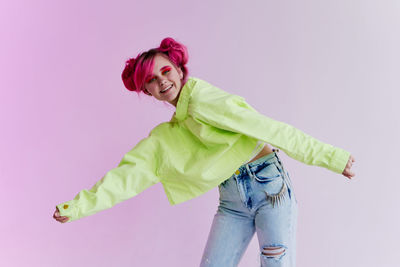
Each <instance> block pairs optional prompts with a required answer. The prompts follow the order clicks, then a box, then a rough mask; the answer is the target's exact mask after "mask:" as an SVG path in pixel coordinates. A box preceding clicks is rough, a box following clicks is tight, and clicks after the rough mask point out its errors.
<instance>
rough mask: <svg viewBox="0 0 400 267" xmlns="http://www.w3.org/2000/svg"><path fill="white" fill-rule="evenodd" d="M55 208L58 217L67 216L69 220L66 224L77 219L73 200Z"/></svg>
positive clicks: (76, 209) (76, 208) (76, 210)
mask: <svg viewBox="0 0 400 267" xmlns="http://www.w3.org/2000/svg"><path fill="white" fill-rule="evenodd" d="M56 207H57V208H58V210H59V211H60V216H67V217H68V218H69V220H68V221H67V222H71V221H75V220H76V219H78V207H77V206H76V203H75V202H74V200H70V201H67V202H64V203H61V204H58V205H57V206H56Z"/></svg>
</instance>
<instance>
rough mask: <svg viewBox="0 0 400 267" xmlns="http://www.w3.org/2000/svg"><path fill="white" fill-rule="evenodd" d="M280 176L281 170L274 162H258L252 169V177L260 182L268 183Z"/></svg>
mask: <svg viewBox="0 0 400 267" xmlns="http://www.w3.org/2000/svg"><path fill="white" fill-rule="evenodd" d="M279 177H281V172H280V171H279V169H278V167H277V166H276V165H275V164H274V163H266V164H260V165H259V166H257V168H256V169H255V170H254V178H255V179H256V180H257V181H259V182H260V183H268V182H271V181H273V180H275V179H277V178H279Z"/></svg>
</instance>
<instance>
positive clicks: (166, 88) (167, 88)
mask: <svg viewBox="0 0 400 267" xmlns="http://www.w3.org/2000/svg"><path fill="white" fill-rule="evenodd" d="M171 87H172V85H170V86H169V87H167V88H165V89H164V90H162V91H161V93H164V92H165V91H167V90H168V89H170V88H171Z"/></svg>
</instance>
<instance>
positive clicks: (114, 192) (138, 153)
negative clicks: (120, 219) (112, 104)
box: [53, 134, 160, 222]
mask: <svg viewBox="0 0 400 267" xmlns="http://www.w3.org/2000/svg"><path fill="white" fill-rule="evenodd" d="M157 144H158V143H157V140H156V139H155V138H154V137H152V136H151V134H150V135H149V136H148V137H147V138H145V139H142V140H141V141H140V142H139V143H137V144H136V146H135V147H134V148H132V149H131V150H130V151H129V152H128V153H126V154H125V155H124V157H123V158H122V160H121V161H120V163H119V164H118V167H116V168H114V169H112V170H110V171H109V172H107V173H106V175H105V176H104V177H103V178H102V179H101V180H99V181H98V182H97V183H96V184H95V185H94V186H93V187H92V188H91V189H90V190H86V189H84V190H82V191H80V192H79V193H78V194H77V195H76V196H75V198H74V199H72V200H70V201H67V202H64V203H61V204H58V205H57V206H56V209H57V210H56V211H55V212H54V215H53V217H54V219H56V220H57V221H60V222H66V221H69V222H70V221H74V220H77V219H80V218H82V217H85V216H89V215H92V214H94V213H97V212H99V211H101V210H104V209H108V208H111V207H113V206H114V205H116V204H118V203H120V202H122V201H124V200H127V199H129V198H132V197H134V196H135V195H137V194H139V193H141V192H142V191H143V190H145V189H146V188H148V187H150V186H152V185H154V184H156V183H158V182H159V181H160V179H159V177H158V176H157V168H158V162H159V159H158V156H157V155H159V154H158V152H157V149H158V145H157ZM66 217H68V220H67V219H66Z"/></svg>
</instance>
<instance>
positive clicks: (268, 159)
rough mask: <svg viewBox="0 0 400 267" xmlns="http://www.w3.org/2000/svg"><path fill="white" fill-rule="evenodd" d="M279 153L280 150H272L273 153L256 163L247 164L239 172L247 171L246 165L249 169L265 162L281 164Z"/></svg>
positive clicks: (257, 160)
mask: <svg viewBox="0 0 400 267" xmlns="http://www.w3.org/2000/svg"><path fill="white" fill-rule="evenodd" d="M278 152H279V149H272V153H269V154H268V155H265V156H262V157H261V158H258V159H256V160H255V161H252V162H249V163H245V164H243V165H242V166H240V167H239V170H244V169H247V168H246V165H247V166H248V167H249V168H252V167H254V166H257V165H259V164H261V163H263V162H270V163H272V162H280V159H279V157H278Z"/></svg>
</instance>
